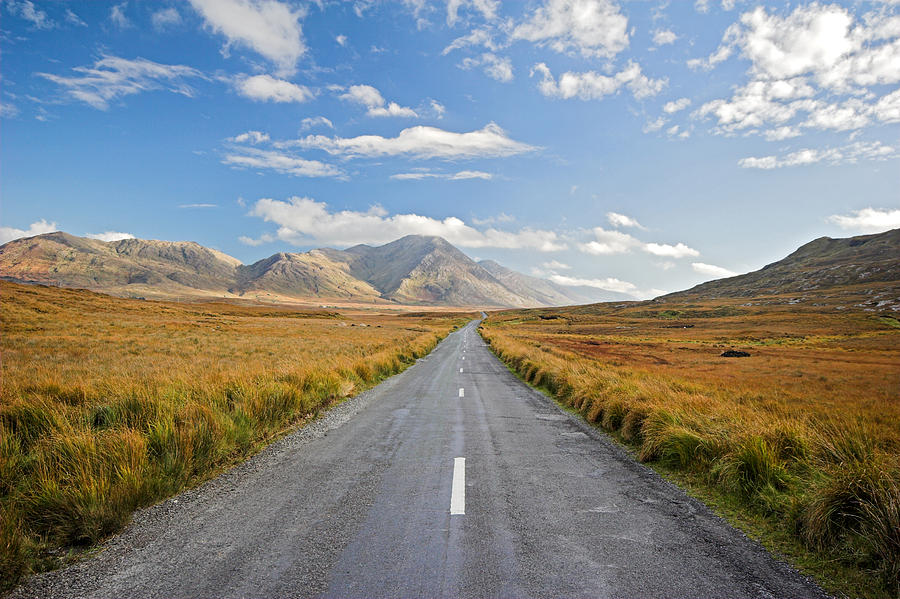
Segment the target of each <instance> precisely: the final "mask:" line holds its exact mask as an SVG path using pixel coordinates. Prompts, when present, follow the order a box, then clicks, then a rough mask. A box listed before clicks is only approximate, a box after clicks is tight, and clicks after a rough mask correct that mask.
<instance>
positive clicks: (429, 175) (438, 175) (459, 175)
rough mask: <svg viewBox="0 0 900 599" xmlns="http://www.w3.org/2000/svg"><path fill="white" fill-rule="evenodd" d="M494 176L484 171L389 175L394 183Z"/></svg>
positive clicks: (489, 177)
mask: <svg viewBox="0 0 900 599" xmlns="http://www.w3.org/2000/svg"><path fill="white" fill-rule="evenodd" d="M493 178H494V175H492V174H491V173H486V172H484V171H458V172H456V173H436V172H432V171H428V170H424V171H413V172H411V173H397V174H396V175H391V179H394V180H395V181H421V180H422V179H444V180H447V181H464V180H467V179H485V180H491V179H493Z"/></svg>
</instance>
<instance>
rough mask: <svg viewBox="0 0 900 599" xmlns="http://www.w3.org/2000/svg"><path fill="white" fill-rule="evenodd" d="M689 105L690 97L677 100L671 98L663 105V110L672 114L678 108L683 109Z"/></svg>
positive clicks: (678, 109)
mask: <svg viewBox="0 0 900 599" xmlns="http://www.w3.org/2000/svg"><path fill="white" fill-rule="evenodd" d="M690 105H691V99H690V98H679V99H677V100H672V101H671V102H666V103H665V105H664V106H663V112H665V113H666V114H673V113H676V112H678V111H680V110H684V109H685V108H687V107H688V106H690Z"/></svg>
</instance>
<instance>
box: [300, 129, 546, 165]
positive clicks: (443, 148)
mask: <svg viewBox="0 0 900 599" xmlns="http://www.w3.org/2000/svg"><path fill="white" fill-rule="evenodd" d="M283 145H286V146H300V147H303V148H309V149H319V150H324V151H325V152H328V153H329V154H333V155H342V156H348V157H361V156H366V157H377V156H410V157H413V158H445V159H455V158H496V157H505V156H512V155H515V154H523V153H526V152H532V151H534V150H536V149H537V148H536V147H534V146H530V145H528V144H526V143H523V142H520V141H516V140H514V139H510V137H509V136H508V135H507V134H506V132H505V131H504V130H503V129H501V128H500V127H499V126H498V125H497V124H495V123H488V124H487V125H485V127H484V128H482V129H479V130H477V131H469V132H467V133H455V132H452V131H445V130H443V129H438V128H436V127H426V126H421V125H420V126H417V127H410V128H408V129H403V130H402V131H401V132H400V133H399V134H398V135H397V137H382V136H380V135H360V136H358V137H349V138H348V137H326V136H324V135H309V136H307V137H303V138H300V139H298V140H294V141H291V142H284V144H283Z"/></svg>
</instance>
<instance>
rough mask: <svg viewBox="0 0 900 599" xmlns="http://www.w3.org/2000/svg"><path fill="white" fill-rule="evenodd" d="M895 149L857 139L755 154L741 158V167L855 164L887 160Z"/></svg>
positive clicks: (894, 156) (895, 154) (895, 155)
mask: <svg viewBox="0 0 900 599" xmlns="http://www.w3.org/2000/svg"><path fill="white" fill-rule="evenodd" d="M897 157H898V152H897V149H896V148H894V147H892V146H888V145H885V144H883V143H881V142H880V141H874V142H862V141H858V142H855V143H852V144H849V145H847V146H843V147H839V148H821V149H819V148H805V149H803V150H798V151H796V152H791V153H789V154H785V155H784V156H756V157H753V156H751V157H748V158H742V159H740V160H739V161H738V165H739V166H741V167H742V168H758V169H764V170H769V169H774V168H783V167H788V166H804V165H809V164H817V163H819V162H824V163H826V164H830V165H832V166H837V165H839V164H848V163H849V164H855V163H857V162H859V161H860V160H888V159H891V158H897Z"/></svg>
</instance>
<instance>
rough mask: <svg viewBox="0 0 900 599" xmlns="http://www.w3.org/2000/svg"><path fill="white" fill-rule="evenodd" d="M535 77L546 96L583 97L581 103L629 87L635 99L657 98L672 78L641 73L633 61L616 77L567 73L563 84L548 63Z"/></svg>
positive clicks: (536, 69)
mask: <svg viewBox="0 0 900 599" xmlns="http://www.w3.org/2000/svg"><path fill="white" fill-rule="evenodd" d="M531 75H532V76H534V75H540V76H541V81H540V83H538V89H539V90H540V91H541V93H542V94H544V95H545V96H549V97H554V98H563V99H566V100H568V99H570V98H579V99H581V100H598V99H602V98H603V97H605V96H608V95H610V94H614V93H616V92H618V91H619V90H620V89H621V88H622V87H627V88H628V89H629V90H630V91H631V93H632V95H634V97H635V98H637V99H641V98H646V97H649V96H655V95H656V94H658V93H659V92H661V91H662V90H663V88H665V87H666V85H668V79H650V78H649V77H647V76H646V75H644V74H643V73H642V72H641V66H640V65H639V64H638V63H636V62H634V61H629V62H628V63H627V64H626V65H625V68H624V69H623V70H621V71H620V72H618V73H616V74H615V75H612V76H609V75H601V74H599V73H596V72H594V71H586V72H584V73H575V72H572V71H567V72H565V73H563V74H562V75H560V77H559V81H557V80H555V79H554V78H553V74H552V73H551V72H550V69H549V68H548V67H547V65H546V64H544V63H542V62H541V63H538V64H536V65H534V67H533V68H532V70H531Z"/></svg>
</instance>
